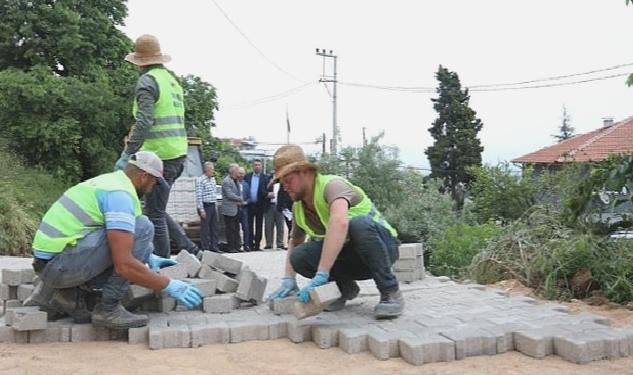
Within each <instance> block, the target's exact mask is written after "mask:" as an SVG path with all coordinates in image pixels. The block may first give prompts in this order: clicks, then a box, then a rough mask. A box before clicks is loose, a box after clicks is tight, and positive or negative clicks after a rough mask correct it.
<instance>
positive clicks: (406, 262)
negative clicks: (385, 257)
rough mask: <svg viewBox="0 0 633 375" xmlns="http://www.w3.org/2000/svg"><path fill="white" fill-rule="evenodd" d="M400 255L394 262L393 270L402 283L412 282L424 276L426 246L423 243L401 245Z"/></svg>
mask: <svg viewBox="0 0 633 375" xmlns="http://www.w3.org/2000/svg"><path fill="white" fill-rule="evenodd" d="M399 250H400V257H399V258H398V260H397V261H396V262H395V263H394V264H393V272H394V274H395V275H396V277H397V278H398V280H399V281H400V282H401V283H412V282H414V281H417V280H422V279H423V278H424V258H423V255H424V247H423V246H422V244H421V243H407V244H402V245H400V248H399Z"/></svg>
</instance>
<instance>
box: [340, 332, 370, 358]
mask: <svg viewBox="0 0 633 375" xmlns="http://www.w3.org/2000/svg"><path fill="white" fill-rule="evenodd" d="M338 342H339V347H340V348H341V350H343V351H344V352H345V353H347V354H353V353H361V352H366V351H367V350H369V345H368V344H367V330H366V329H364V328H358V327H354V328H341V329H340V330H339V332H338Z"/></svg>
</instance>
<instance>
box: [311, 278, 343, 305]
mask: <svg viewBox="0 0 633 375" xmlns="http://www.w3.org/2000/svg"><path fill="white" fill-rule="evenodd" d="M339 298H341V291H340V290H339V289H338V286H336V283H334V282H330V283H327V284H325V285H321V286H318V287H316V288H314V289H312V290H311V291H310V300H311V301H314V302H315V303H316V304H317V305H319V306H321V307H325V306H327V305H329V304H330V303H332V302H334V301H336V300H337V299H339Z"/></svg>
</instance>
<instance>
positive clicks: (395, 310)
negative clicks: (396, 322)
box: [374, 289, 404, 319]
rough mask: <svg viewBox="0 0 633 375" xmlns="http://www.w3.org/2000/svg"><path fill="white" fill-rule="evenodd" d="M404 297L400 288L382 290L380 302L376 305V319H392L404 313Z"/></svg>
mask: <svg viewBox="0 0 633 375" xmlns="http://www.w3.org/2000/svg"><path fill="white" fill-rule="evenodd" d="M403 309H404V298H402V292H401V291H400V289H394V290H391V291H380V302H378V304H377V305H376V307H374V316H375V317H376V319H391V318H396V317H398V316H400V314H402V310H403Z"/></svg>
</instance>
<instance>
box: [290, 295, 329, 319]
mask: <svg viewBox="0 0 633 375" xmlns="http://www.w3.org/2000/svg"><path fill="white" fill-rule="evenodd" d="M321 312H323V307H321V306H320V305H317V304H316V303H315V302H314V300H312V299H311V300H310V301H308V303H303V302H301V301H299V300H297V301H295V302H294V304H293V306H292V314H293V315H294V316H295V318H297V319H305V318H308V317H310V316H314V315H318V314H320V313H321Z"/></svg>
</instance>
